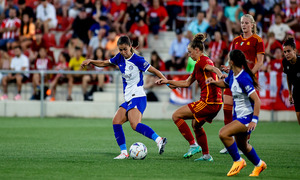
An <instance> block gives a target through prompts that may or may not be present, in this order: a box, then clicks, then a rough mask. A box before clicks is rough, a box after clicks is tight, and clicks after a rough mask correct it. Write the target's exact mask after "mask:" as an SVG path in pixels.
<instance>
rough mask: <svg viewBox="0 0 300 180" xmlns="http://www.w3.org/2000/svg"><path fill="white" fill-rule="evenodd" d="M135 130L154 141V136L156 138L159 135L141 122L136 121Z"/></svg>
mask: <svg viewBox="0 0 300 180" xmlns="http://www.w3.org/2000/svg"><path fill="white" fill-rule="evenodd" d="M135 131H136V132H138V133H140V134H142V135H144V136H146V137H148V138H149V139H153V140H154V141H155V140H156V138H158V137H159V136H158V135H157V134H156V133H155V132H154V131H153V129H151V128H150V127H149V126H147V125H145V124H142V123H138V125H137V126H136V128H135Z"/></svg>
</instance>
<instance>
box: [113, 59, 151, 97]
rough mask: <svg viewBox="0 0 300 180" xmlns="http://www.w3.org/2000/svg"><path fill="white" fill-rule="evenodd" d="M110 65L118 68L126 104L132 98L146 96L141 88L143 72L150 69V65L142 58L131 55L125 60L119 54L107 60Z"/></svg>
mask: <svg viewBox="0 0 300 180" xmlns="http://www.w3.org/2000/svg"><path fill="white" fill-rule="evenodd" d="M109 62H110V63H112V64H115V65H117V66H119V69H120V71H121V73H122V79H123V93H124V99H125V101H126V102H128V101H130V100H131V99H132V98H136V97H142V96H146V93H145V91H144V88H143V84H144V82H143V72H146V71H147V70H148V69H149V68H150V64H149V63H148V62H147V61H146V60H145V59H144V57H141V56H138V55H136V54H134V53H133V54H132V56H131V57H130V58H128V59H125V58H124V57H123V56H122V55H121V54H120V53H118V54H117V55H116V56H115V57H113V58H111V59H110V60H109Z"/></svg>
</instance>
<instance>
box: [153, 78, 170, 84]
mask: <svg viewBox="0 0 300 180" xmlns="http://www.w3.org/2000/svg"><path fill="white" fill-rule="evenodd" d="M168 82H169V81H168V80H167V79H159V80H157V81H155V83H156V84H159V85H160V84H168Z"/></svg>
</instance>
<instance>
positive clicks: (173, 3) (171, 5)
mask: <svg viewBox="0 0 300 180" xmlns="http://www.w3.org/2000/svg"><path fill="white" fill-rule="evenodd" d="M165 2H166V10H167V12H168V15H169V20H168V22H167V30H168V31H172V30H173V28H174V23H175V29H177V28H182V27H178V25H177V24H176V18H177V16H178V15H179V14H180V13H182V9H183V2H184V0H165Z"/></svg>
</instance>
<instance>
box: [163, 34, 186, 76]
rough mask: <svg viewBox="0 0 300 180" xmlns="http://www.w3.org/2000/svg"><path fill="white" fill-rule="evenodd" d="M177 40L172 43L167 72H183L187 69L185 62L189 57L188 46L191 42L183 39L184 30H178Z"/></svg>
mask: <svg viewBox="0 0 300 180" xmlns="http://www.w3.org/2000/svg"><path fill="white" fill-rule="evenodd" d="M175 32H176V39H174V40H173V41H172V43H171V47H170V49H169V55H170V56H171V60H168V61H167V62H166V70H176V71H177V70H182V69H184V68H185V61H186V57H187V45H188V44H189V42H190V41H189V40H188V39H187V38H185V37H183V34H182V33H183V32H182V29H176V31H175Z"/></svg>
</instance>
